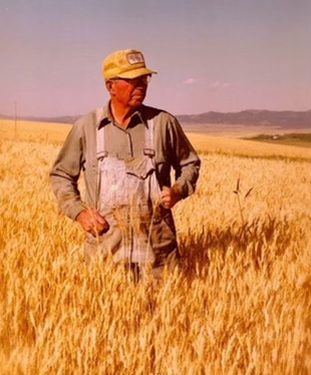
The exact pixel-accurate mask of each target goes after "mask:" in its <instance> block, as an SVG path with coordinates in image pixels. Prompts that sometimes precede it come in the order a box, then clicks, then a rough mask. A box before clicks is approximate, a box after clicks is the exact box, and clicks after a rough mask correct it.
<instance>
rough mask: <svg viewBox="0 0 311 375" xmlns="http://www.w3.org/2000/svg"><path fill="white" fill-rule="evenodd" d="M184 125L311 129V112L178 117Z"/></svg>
mask: <svg viewBox="0 0 311 375" xmlns="http://www.w3.org/2000/svg"><path fill="white" fill-rule="evenodd" d="M177 117H178V119H179V121H180V122H181V123H183V124H196V125H199V124H202V125H203V124H222V125H252V126H261V127H262V126H267V127H270V126H273V127H275V126H277V127H280V128H283V129H306V128H309V127H310V129H311V110H309V111H303V112H297V111H268V110H245V111H241V112H228V113H221V112H213V111H210V112H206V113H201V114H198V115H181V116H177Z"/></svg>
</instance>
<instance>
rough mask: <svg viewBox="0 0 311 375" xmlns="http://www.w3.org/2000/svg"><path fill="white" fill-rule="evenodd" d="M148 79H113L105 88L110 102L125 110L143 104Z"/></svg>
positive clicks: (146, 77) (141, 77)
mask: <svg viewBox="0 0 311 375" xmlns="http://www.w3.org/2000/svg"><path fill="white" fill-rule="evenodd" d="M149 79H150V76H149V75H143V76H140V77H137V78H133V79H127V78H114V79H110V80H109V81H108V82H107V88H108V91H109V92H110V95H111V97H112V100H114V101H116V102H118V104H120V105H122V106H124V107H125V108H128V107H130V108H136V107H139V106H140V105H141V104H142V103H143V101H144V99H145V97H146V93H147V86H148V82H149Z"/></svg>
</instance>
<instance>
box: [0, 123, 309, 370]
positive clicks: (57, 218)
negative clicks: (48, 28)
mask: <svg viewBox="0 0 311 375" xmlns="http://www.w3.org/2000/svg"><path fill="white" fill-rule="evenodd" d="M53 126H54V125H53ZM55 126H56V125H55ZM55 129H56V128H55ZM53 131H56V132H57V130H53ZM55 134H56V133H55ZM5 138H10V137H9V136H5ZM13 138H14V137H12V138H11V139H5V140H4V139H3V140H0V194H1V195H0V197H1V198H0V199H1V205H0V210H1V215H0V231H1V236H0V249H1V253H0V259H1V261H0V368H1V374H3V375H15V374H16V375H17V374H27V375H28V374H34V375H36V374H40V375H43V374H68V375H69V374H74V375H76V374H78V375H80V374H81V375H82V374H104V375H110V374H111V375H112V374H113V375H119V374H120V375H123V374H126V375H128V374H129V375H132V374H133V375H134V374H135V375H150V374H153V375H155V374H161V375H186V374H195V375H197V374H198V375H205V374H207V375H209V374H211V375H214V374H217V375H218V374H220V375H238V374H239V375H240V374H243V375H244V374H249V375H250V374H251V375H262V374H273V375H278V374H280V375H281V374H282V375H283V374H285V375H292V374H295V375H296V374H297V375H307V374H310V373H311V353H310V341H311V337H310V335H311V333H310V331H311V316H310V311H311V298H310V297H311V296H310V290H311V289H310V288H311V233H310V228H311V195H310V186H311V169H310V160H308V158H306V160H295V159H290V158H289V157H288V155H286V152H287V151H286V150H288V149H287V148H286V147H285V148H284V149H283V150H285V151H284V159H282V160H274V159H272V158H271V159H269V160H265V159H260V158H245V157H239V156H237V155H234V154H232V155H230V153H229V155H225V154H224V153H223V152H221V153H217V152H215V151H216V150H217V147H218V146H217V145H216V146H215V145H214V146H215V147H216V149H215V148H214V151H213V149H212V148H213V145H212V142H211V138H210V139H209V143H205V145H206V146H205V147H206V149H205V150H203V151H204V154H202V162H203V164H202V172H201V177H200V180H199V183H198V187H197V192H196V194H195V195H193V196H191V197H190V198H189V199H187V200H185V201H183V202H180V203H179V204H178V205H177V206H176V208H175V209H174V214H175V218H176V225H177V230H178V238H179V243H180V249H181V252H182V258H183V267H182V270H181V272H176V273H174V274H173V275H166V276H165V277H164V280H163V284H162V286H161V288H160V289H159V290H158V291H157V293H154V291H152V290H151V289H150V287H149V285H145V284H138V285H135V284H134V283H132V282H131V281H130V280H129V275H127V274H125V273H124V270H123V268H118V267H116V266H114V265H113V264H112V263H111V261H110V260H107V261H106V262H105V263H102V262H100V261H98V262H94V264H92V265H91V266H86V265H85V264H84V262H83V233H82V232H81V230H80V228H79V227H78V225H77V224H75V223H73V222H71V221H70V220H69V219H66V218H65V217H64V216H63V215H61V214H60V213H59V212H58V210H57V207H56V203H55V198H54V197H53V195H52V193H51V191H50V187H49V184H48V172H49V170H50V167H51V164H52V162H53V160H54V158H55V157H56V154H57V152H58V150H59V146H57V145H53V144H50V143H49V142H50V141H52V140H53V139H52V138H53V135H48V137H43V139H42V142H41V143H40V137H39V138H38V139H35V137H34V138H31V139H33V140H36V142H30V141H27V142H24V141H20V140H19V139H15V140H14V139H13ZM46 140H47V141H48V142H46ZM227 142H228V143H229V141H227ZM239 142H240V143H239V144H240V146H239V151H242V149H243V145H244V143H243V142H244V141H241V140H240V141H239ZM233 147H236V146H233ZM277 147H278V154H280V155H281V154H282V152H281V146H277ZM202 148H203V144H202ZM295 152H296V151H295ZM274 153H275V150H274V151H273V152H272V154H270V156H272V155H274ZM291 156H293V157H296V156H297V155H293V154H292V155H291Z"/></svg>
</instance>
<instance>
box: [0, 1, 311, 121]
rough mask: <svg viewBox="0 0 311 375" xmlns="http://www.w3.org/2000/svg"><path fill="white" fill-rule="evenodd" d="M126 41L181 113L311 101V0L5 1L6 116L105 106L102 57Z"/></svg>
mask: <svg viewBox="0 0 311 375" xmlns="http://www.w3.org/2000/svg"><path fill="white" fill-rule="evenodd" d="M127 48H134V49H138V50H140V51H142V52H143V54H144V56H145V59H146V63H147V66H148V67H149V68H151V69H153V70H156V71H157V72H158V74H157V75H154V76H153V77H152V80H151V82H150V84H149V87H148V95H147V98H146V100H145V104H148V105H151V106H154V107H158V108H162V109H165V110H167V111H169V112H171V113H173V114H175V115H181V114H199V113H203V112H208V111H219V112H237V111H241V110H245V109H268V110H298V111H304V110H309V109H311V0H0V51H1V57H0V114H6V115H13V114H14V112H15V109H16V112H17V115H18V116H62V115H80V114H83V113H85V112H88V111H90V110H92V109H94V108H97V107H100V106H103V105H105V104H106V103H107V101H108V99H109V97H108V95H107V92H106V89H105V86H104V81H103V78H102V72H101V65H102V61H103V59H104V58H105V57H106V56H107V55H108V54H110V53H111V52H113V51H115V50H119V49H127Z"/></svg>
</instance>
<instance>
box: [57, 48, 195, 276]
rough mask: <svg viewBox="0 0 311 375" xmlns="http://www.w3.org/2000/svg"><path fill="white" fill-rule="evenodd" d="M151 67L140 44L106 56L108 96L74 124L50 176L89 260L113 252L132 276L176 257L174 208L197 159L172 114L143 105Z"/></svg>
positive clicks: (188, 186)
mask: <svg viewBox="0 0 311 375" xmlns="http://www.w3.org/2000/svg"><path fill="white" fill-rule="evenodd" d="M154 73H156V72H155V71H153V70H150V69H148V68H147V67H146V64H145V60H144V56H143V54H142V53H141V52H140V51H137V50H133V49H128V50H121V51H116V52H114V53H112V54H110V55H109V56H108V57H106V59H105V60H104V62H103V76H104V79H105V85H106V88H107V90H108V92H109V94H110V101H109V103H108V105H107V106H105V107H103V108H98V109H96V110H94V111H92V112H90V113H88V114H86V115H84V116H82V117H81V118H80V119H79V120H78V121H77V122H76V123H75V124H74V125H73V127H72V130H71V132H70V134H69V135H68V137H67V139H66V141H65V143H64V145H63V147H62V149H61V151H60V153H59V155H58V157H57V159H56V161H55V163H54V166H53V168H52V171H51V173H50V179H51V185H52V189H53V191H54V193H55V195H56V198H57V200H58V203H59V206H60V209H61V210H62V211H63V213H64V214H66V215H67V216H68V217H70V218H71V219H73V220H76V221H77V222H78V223H79V224H80V225H81V227H82V228H83V229H84V231H85V233H86V239H85V257H86V260H87V261H90V259H92V258H93V257H94V255H96V254H98V253H99V254H101V255H103V256H106V255H108V254H111V255H112V257H113V259H114V261H115V262H117V263H120V262H122V263H124V264H125V265H127V266H128V267H129V268H130V269H133V270H135V275H136V276H139V277H144V276H145V275H146V273H147V271H148V270H149V271H150V272H151V274H152V275H153V277H154V278H155V279H157V278H158V277H160V275H161V273H162V270H163V269H164V268H165V267H167V268H169V269H171V268H172V267H174V266H175V265H177V264H178V263H179V255H178V249H177V242H176V232H175V226H174V221H173V217H172V213H171V208H172V207H173V206H174V205H175V204H176V203H177V202H178V201H179V200H181V199H183V198H186V197H187V196H189V195H190V194H192V193H193V192H194V190H195V185H196V181H197V179H198V175H199V168H200V160H199V158H198V156H197V153H196V152H195V151H194V149H193V147H192V146H191V144H190V142H189V141H188V139H187V138H186V136H185V134H184V132H183V130H182V128H181V126H180V124H179V123H178V121H177V119H176V118H175V117H174V116H172V115H171V114H169V113H167V112H165V111H163V110H160V109H156V108H152V107H148V106H145V105H143V101H144V99H145V96H146V92H147V87H148V83H149V81H150V79H151V76H152V74H154ZM171 168H173V169H174V171H175V179H174V181H173V184H171V177H170V171H171ZM81 171H83V174H84V180H85V188H86V194H85V198H84V199H83V200H82V198H81V196H80V192H79V190H78V179H79V176H80V172H81ZM149 271H148V272H149Z"/></svg>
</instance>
